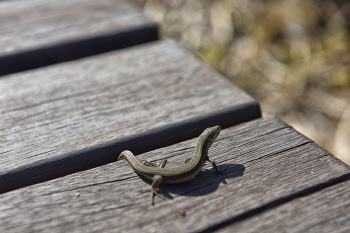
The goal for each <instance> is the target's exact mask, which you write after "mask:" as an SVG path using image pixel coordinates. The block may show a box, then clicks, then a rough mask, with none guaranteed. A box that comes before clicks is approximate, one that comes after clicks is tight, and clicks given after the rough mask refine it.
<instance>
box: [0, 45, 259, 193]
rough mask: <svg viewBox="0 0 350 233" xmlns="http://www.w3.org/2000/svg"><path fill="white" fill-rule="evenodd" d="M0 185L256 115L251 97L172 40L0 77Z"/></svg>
mask: <svg viewBox="0 0 350 233" xmlns="http://www.w3.org/2000/svg"><path fill="white" fill-rule="evenodd" d="M0 114H1V118H0V141H1V142H0V143H1V147H0V154H1V160H0V192H5V191H9V190H12V189H15V188H18V187H23V186H26V185H30V184H33V183H37V182H41V181H45V180H48V179H52V178H56V177H59V176H62V175H66V174H70V173H73V172H76V171H80V170H84V169H88V168H91V167H96V166H99V165H102V164H106V163H109V162H112V161H114V160H115V159H116V155H118V154H119V153H120V152H121V151H123V150H124V149H125V148H129V149H131V150H133V151H134V152H135V153H136V154H138V153H141V152H146V151H149V150H152V149H156V148H159V147H163V146H167V145H171V144H173V143H176V142H180V141H183V140H186V139H189V138H193V137H196V136H198V135H199V134H200V133H201V131H202V130H203V129H204V128H206V127H209V126H212V125H217V124H219V125H221V126H222V127H228V126H231V125H235V124H238V123H241V122H244V121H249V120H251V119H255V118H257V117H259V116H260V109H259V106H258V104H257V103H256V102H255V101H254V100H253V99H252V98H251V97H249V96H248V95H247V94H246V93H244V92H243V91H241V90H240V89H238V88H237V87H235V86H233V85H231V84H230V83H229V81H227V80H225V79H224V78H223V77H222V76H221V75H219V74H218V73H216V72H215V71H214V70H212V69H211V68H209V67H208V66H206V65H205V64H204V63H202V62H200V61H199V60H197V58H195V57H194V56H193V55H192V54H191V53H189V52H187V51H186V50H185V49H183V48H182V47H181V46H179V45H178V44H176V43H175V42H172V41H163V42H155V43H151V44H147V45H143V46H138V47H133V48H130V49H127V50H123V51H122V50H120V51H117V52H112V53H108V54H103V55H99V56H95V57H90V58H86V59H82V60H79V61H74V62H69V63H64V64H57V65H55V66H52V67H47V68H42V69H40V70H36V71H27V72H24V73H21V74H13V75H9V76H7V77H6V78H5V77H4V78H2V79H0Z"/></svg>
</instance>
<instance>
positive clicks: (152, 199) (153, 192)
mask: <svg viewBox="0 0 350 233" xmlns="http://www.w3.org/2000/svg"><path fill="white" fill-rule="evenodd" d="M139 192H140V193H146V192H151V204H152V205H154V196H157V197H159V198H161V199H163V200H166V199H168V198H167V197H166V196H165V195H164V194H163V193H162V192H161V191H159V190H157V189H152V188H145V189H140V190H139Z"/></svg>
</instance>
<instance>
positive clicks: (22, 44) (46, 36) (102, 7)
mask: <svg viewBox="0 0 350 233" xmlns="http://www.w3.org/2000/svg"><path fill="white" fill-rule="evenodd" d="M157 30H158V29H157V25H156V24H155V23H154V22H152V21H150V20H149V19H147V18H146V17H145V16H144V15H143V14H142V12H141V11H140V10H139V9H137V8H136V7H135V6H133V5H132V4H131V3H130V2H129V1H126V0H100V1H94V0H63V1H55V0H31V1H26V0H21V1H8V2H2V3H1V4H0V34H1V37H0V48H1V51H0V75H4V74H9V73H14V72H19V71H23V70H28V69H33V68H37V67H41V66H46V65H50V64H54V63H58V62H63V61H68V60H72V59H77V58H81V57H85V56H89V55H93V54H98V53H102V52H106V51H110V50H115V49H120V48H125V47H127V46H131V45H135V44H140V43H144V42H149V41H153V40H156V39H157V38H158V35H157Z"/></svg>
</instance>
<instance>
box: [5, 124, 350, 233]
mask: <svg viewBox="0 0 350 233" xmlns="http://www.w3.org/2000/svg"><path fill="white" fill-rule="evenodd" d="M195 141H196V139H193V140H189V141H184V142H181V143H179V144H176V145H172V146H169V147H165V148H161V149H158V150H154V151H150V152H148V153H145V154H142V155H139V159H141V160H142V159H147V160H149V161H155V160H158V159H161V158H168V159H169V162H168V164H167V166H168V165H169V166H178V165H179V164H183V161H184V159H185V158H188V157H190V156H191V155H192V153H193V150H194V145H195ZM126 149H127V148H126ZM209 155H210V156H211V157H213V158H214V159H215V160H216V161H217V162H218V164H219V167H220V168H223V167H224V166H228V167H227V168H226V170H225V173H224V174H223V175H222V174H215V173H214V172H212V171H211V170H206V171H202V172H201V173H199V175H198V176H197V177H196V178H195V179H194V180H191V181H189V182H186V183H182V184H175V185H161V186H160V189H161V190H162V191H163V192H165V194H166V195H170V196H171V197H172V199H170V200H162V199H159V198H157V199H156V205H155V206H151V205H150V197H149V193H147V194H140V193H139V192H138V190H139V189H141V188H145V187H147V185H148V184H149V182H147V183H146V182H145V181H144V180H143V179H141V178H140V177H139V176H137V175H136V174H135V173H134V172H133V170H132V169H131V167H130V166H129V165H128V163H127V162H126V161H125V160H122V161H118V162H115V163H111V164H108V165H105V166H101V167H98V168H94V169H91V170H87V171H83V172H79V173H75V174H71V175H69V176H65V177H61V178H58V179H55V180H51V181H48V182H44V183H41V184H36V185H33V186H30V187H26V188H22V189H18V190H15V191H12V192H8V193H5V194H2V195H0V213H2V216H1V217H0V222H1V224H0V230H1V231H2V232H6V231H9V232H18V231H21V230H24V229H25V230H30V231H45V230H47V229H50V231H53V232H65V231H72V230H73V231H83V232H92V231H107V232H109V231H113V232H193V231H198V232H206V231H211V230H213V229H218V226H221V224H222V223H223V222H227V221H230V219H239V218H240V216H244V214H245V213H246V212H247V211H254V210H256V209H259V208H261V207H263V206H265V207H268V206H269V204H270V203H274V202H276V200H277V201H278V200H287V201H288V198H287V197H293V196H294V195H295V194H296V193H303V192H304V193H305V192H310V190H313V189H314V188H315V187H325V186H330V185H333V184H336V183H339V182H340V181H342V180H344V177H347V179H349V177H350V168H349V166H346V165H345V164H343V163H341V162H340V161H339V160H337V159H336V158H334V157H333V156H332V155H331V154H329V153H328V152H327V151H325V150H324V149H322V148H320V147H319V146H317V145H316V144H315V143H313V142H312V141H311V140H310V139H307V138H306V137H304V136H303V135H300V134H299V133H297V132H296V131H294V130H293V129H292V128H290V127H289V126H287V125H286V124H284V123H283V122H281V121H279V120H276V119H274V118H272V119H270V118H263V119H258V120H254V121H251V122H248V123H244V124H240V125H238V126H235V127H231V128H228V129H225V130H223V131H222V133H221V134H220V136H219V137H218V139H217V141H216V142H215V143H214V144H213V146H212V148H211V149H210V151H209ZM116 156H117V155H116ZM205 168H207V169H208V168H210V166H209V165H206V166H205ZM78 192H79V194H80V195H79V197H77V196H76V193H78ZM180 209H184V210H185V211H186V216H185V217H183V216H181V215H180V214H179V210H180Z"/></svg>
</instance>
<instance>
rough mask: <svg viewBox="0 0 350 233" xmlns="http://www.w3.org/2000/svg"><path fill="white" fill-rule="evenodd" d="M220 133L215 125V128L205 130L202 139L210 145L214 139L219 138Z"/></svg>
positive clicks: (219, 128) (218, 127) (219, 129)
mask: <svg viewBox="0 0 350 233" xmlns="http://www.w3.org/2000/svg"><path fill="white" fill-rule="evenodd" d="M220 131H221V127H220V126H219V125H217V126H214V127H210V128H207V129H205V130H204V132H203V133H202V135H203V136H204V138H206V140H208V141H209V142H211V144H212V143H213V142H214V141H215V139H216V138H217V137H218V136H219V134H220Z"/></svg>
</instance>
